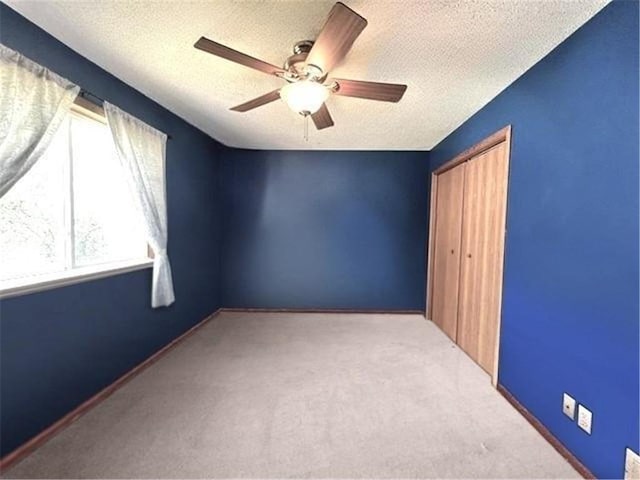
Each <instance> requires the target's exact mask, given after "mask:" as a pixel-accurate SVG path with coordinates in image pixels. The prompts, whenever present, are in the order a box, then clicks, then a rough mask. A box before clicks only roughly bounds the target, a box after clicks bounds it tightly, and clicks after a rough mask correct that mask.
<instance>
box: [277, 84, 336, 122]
mask: <svg viewBox="0 0 640 480" xmlns="http://www.w3.org/2000/svg"><path fill="white" fill-rule="evenodd" d="M329 93H330V92H329V89H328V88H327V87H325V86H324V85H322V84H321V83H318V82H314V81H312V80H300V81H298V82H294V83H289V84H287V85H285V86H284V87H282V89H281V90H280V98H282V100H283V101H284V102H285V103H286V104H287V105H288V106H289V108H290V109H291V110H293V111H294V112H296V113H299V114H301V115H311V114H314V113H316V112H317V111H318V110H320V107H322V104H323V103H324V102H325V101H326V100H327V98H329Z"/></svg>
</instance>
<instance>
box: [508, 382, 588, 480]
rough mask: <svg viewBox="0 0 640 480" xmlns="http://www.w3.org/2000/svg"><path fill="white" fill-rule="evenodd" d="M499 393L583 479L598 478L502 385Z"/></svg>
mask: <svg viewBox="0 0 640 480" xmlns="http://www.w3.org/2000/svg"><path fill="white" fill-rule="evenodd" d="M498 391H499V392H500V393H501V394H502V396H503V397H504V398H505V399H506V400H507V402H509V403H510V404H511V405H512V406H513V407H514V408H515V409H516V410H517V411H518V412H520V414H521V415H522V416H523V417H524V418H525V419H526V420H527V421H528V422H529V423H530V424H531V426H532V427H533V428H535V429H536V430H537V431H538V433H540V435H542V436H543V437H544V439H545V440H546V441H547V442H549V443H550V444H551V446H552V447H553V448H555V449H556V450H557V451H558V453H559V454H560V455H562V456H563V457H564V458H565V460H566V461H567V462H569V464H570V465H571V466H572V467H573V468H575V469H576V471H577V472H578V473H579V474H580V475H582V477H583V478H586V479H588V480H595V478H596V476H595V475H594V474H593V473H591V472H590V471H589V469H588V468H587V467H585V466H584V465H583V464H582V462H580V460H578V459H577V458H576V457H575V456H574V455H573V454H572V453H571V452H570V451H569V450H568V449H567V447H565V446H564V445H563V444H562V443H560V440H558V439H557V438H556V437H555V436H554V435H553V433H551V432H550V431H549V429H547V427H545V426H544V425H543V424H542V423H541V422H540V420H538V419H537V418H536V417H534V416H533V414H532V413H531V412H529V410H527V409H526V408H525V407H524V406H523V405H522V404H521V403H520V402H519V401H518V400H516V398H515V397H514V396H513V395H512V394H511V393H510V392H509V391H508V390H507V389H506V388H504V387H503V386H502V385H498Z"/></svg>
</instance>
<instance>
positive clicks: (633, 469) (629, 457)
mask: <svg viewBox="0 0 640 480" xmlns="http://www.w3.org/2000/svg"><path fill="white" fill-rule="evenodd" d="M626 453H627V454H626V455H625V459H624V480H640V455H638V454H637V453H636V452H634V451H633V450H631V449H630V448H627V450H626Z"/></svg>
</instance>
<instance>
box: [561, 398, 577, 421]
mask: <svg viewBox="0 0 640 480" xmlns="http://www.w3.org/2000/svg"><path fill="white" fill-rule="evenodd" d="M562 413H564V414H565V415H566V416H567V417H569V418H570V419H571V420H574V419H575V418H576V399H575V398H573V397H572V396H571V395H568V394H566V393H565V394H564V395H563V396H562Z"/></svg>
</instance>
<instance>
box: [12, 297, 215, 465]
mask: <svg viewBox="0 0 640 480" xmlns="http://www.w3.org/2000/svg"><path fill="white" fill-rule="evenodd" d="M220 312H221V309H218V310H216V311H215V312H213V313H212V314H211V315H209V316H208V317H206V318H205V319H203V320H201V321H200V322H198V323H196V324H195V325H194V326H193V327H191V328H190V329H189V330H187V331H186V332H184V333H183V334H182V335H180V336H179V337H176V338H174V339H173V340H172V341H171V342H169V343H168V344H167V345H165V346H164V347H162V348H161V349H160V350H158V351H157V352H156V353H154V354H153V355H151V356H150V357H149V358H147V359H146V360H144V361H143V362H142V363H139V364H138V365H136V366H135V367H133V368H132V369H131V370H129V371H128V372H127V373H125V374H124V375H122V376H121V377H120V378H118V379H117V380H115V381H114V382H113V383H111V384H110V385H108V386H106V387H105V388H103V389H102V390H100V391H99V392H98V393H96V394H95V395H94V396H93V397H91V398H89V399H88V400H86V401H85V402H84V403H82V404H80V405H79V406H78V407H76V408H75V409H73V410H72V411H71V412H69V413H67V414H66V415H65V416H64V417H62V418H60V419H59V420H57V421H56V422H55V423H53V424H51V425H50V426H49V427H47V428H45V429H44V430H43V431H42V432H40V433H39V434H37V435H36V436H35V437H33V438H31V439H30V440H27V441H26V442H25V443H23V444H22V445H20V446H19V447H18V448H16V449H15V450H13V451H12V452H11V453H8V454H7V455H5V456H4V457H3V458H2V459H0V473H3V471H4V470H6V469H7V468H9V467H10V466H11V465H13V464H14V463H16V462H18V461H20V460H22V459H23V458H24V457H26V456H27V455H28V454H30V453H31V452H33V450H35V449H36V448H38V447H40V446H41V445H43V444H44V443H46V442H47V441H48V440H50V439H51V438H52V437H54V436H55V435H56V434H57V433H59V432H60V431H62V430H64V429H65V428H66V427H68V426H69V425H71V424H72V423H73V422H75V421H76V420H77V419H78V418H80V417H81V416H82V415H84V414H85V413H87V412H88V411H89V410H91V409H92V408H94V407H95V406H97V405H98V404H99V403H100V402H102V401H103V400H105V399H106V398H107V397H109V396H110V395H111V394H113V393H114V392H115V391H116V390H118V389H119V388H120V387H122V386H123V385H124V384H125V383H127V382H128V381H129V380H131V379H132V378H133V377H135V376H136V375H138V374H139V373H141V372H142V371H143V370H145V369H146V368H147V367H149V366H151V365H152V364H153V363H155V362H156V361H158V360H159V359H160V358H161V357H162V356H163V355H165V354H167V353H168V352H169V351H170V350H171V349H173V348H174V347H176V346H177V345H178V344H179V343H181V342H182V341H183V340H185V339H186V338H187V337H189V336H190V335H191V334H193V333H194V332H195V331H196V330H198V329H199V328H200V327H202V326H203V325H205V324H206V323H207V322H209V321H210V320H212V319H213V318H214V317H216V316H217V315H218V314H219V313H220Z"/></svg>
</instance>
